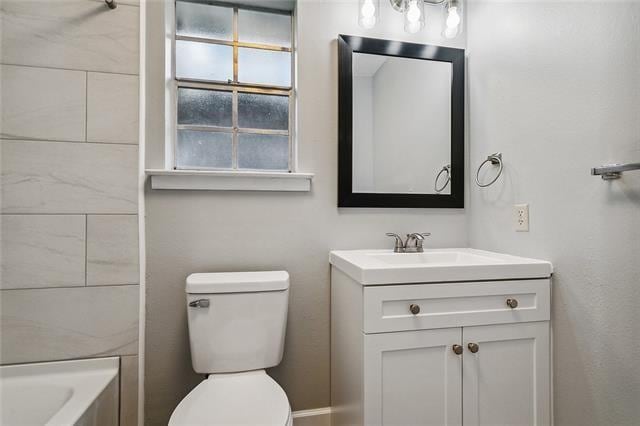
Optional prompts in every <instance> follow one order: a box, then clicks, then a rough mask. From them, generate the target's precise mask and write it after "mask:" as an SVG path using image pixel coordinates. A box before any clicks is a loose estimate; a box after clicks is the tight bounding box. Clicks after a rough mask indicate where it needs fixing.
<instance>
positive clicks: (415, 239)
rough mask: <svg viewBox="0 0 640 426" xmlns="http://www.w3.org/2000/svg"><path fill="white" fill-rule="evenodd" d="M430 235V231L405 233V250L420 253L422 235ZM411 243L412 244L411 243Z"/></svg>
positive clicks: (421, 249) (421, 250)
mask: <svg viewBox="0 0 640 426" xmlns="http://www.w3.org/2000/svg"><path fill="white" fill-rule="evenodd" d="M429 235H431V233H430V232H414V233H413V234H407V242H406V243H405V245H404V248H405V252H412V253H422V252H423V251H424V249H423V248H422V242H423V241H424V237H428V236H429ZM411 243H413V244H411Z"/></svg>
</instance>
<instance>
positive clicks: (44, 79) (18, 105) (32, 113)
mask: <svg viewBox="0 0 640 426" xmlns="http://www.w3.org/2000/svg"><path fill="white" fill-rule="evenodd" d="M3 47H4V44H3ZM0 74H1V75H2V94H1V95H0V101H1V102H2V127H1V129H2V137H3V138H11V139H48V140H66V141H84V140H85V118H86V113H85V108H86V77H87V76H86V73H85V72H82V71H69V70H57V69H51V68H33V67H19V66H12V65H2V68H1V71H0Z"/></svg>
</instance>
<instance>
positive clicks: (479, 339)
mask: <svg viewBox="0 0 640 426" xmlns="http://www.w3.org/2000/svg"><path fill="white" fill-rule="evenodd" d="M330 263H331V405H332V409H333V410H334V411H333V424H334V425H347V424H349V425H354V424H359V425H367V426H369V425H461V424H463V425H467V426H468V425H495V424H509V425H524V424H527V425H547V424H550V423H551V361H550V360H551V356H550V324H549V321H550V293H551V279H550V277H551V273H552V265H551V264H550V263H549V262H545V261H540V260H534V259H526V258H521V257H515V256H509V255H503V254H498V253H492V252H487V251H481V250H474V249H466V248H465V249H437V250H425V251H424V253H394V252H393V251H392V250H351V251H333V252H331V254H330Z"/></svg>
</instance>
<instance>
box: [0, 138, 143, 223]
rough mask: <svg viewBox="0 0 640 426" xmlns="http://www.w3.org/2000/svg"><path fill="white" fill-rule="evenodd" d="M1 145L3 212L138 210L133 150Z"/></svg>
mask: <svg viewBox="0 0 640 426" xmlns="http://www.w3.org/2000/svg"><path fill="white" fill-rule="evenodd" d="M0 143H1V144H2V212H3V213H136V212H137V198H138V183H137V179H138V176H137V169H138V147H137V146H127V145H109V144H93V143H65V142H55V143H54V142H34V141H2V142H0Z"/></svg>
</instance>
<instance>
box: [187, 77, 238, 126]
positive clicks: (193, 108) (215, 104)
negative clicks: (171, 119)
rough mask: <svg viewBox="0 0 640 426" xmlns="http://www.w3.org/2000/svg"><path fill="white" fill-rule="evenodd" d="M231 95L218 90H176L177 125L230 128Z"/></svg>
mask: <svg viewBox="0 0 640 426" xmlns="http://www.w3.org/2000/svg"><path fill="white" fill-rule="evenodd" d="M232 108H233V94H232V93H231V92H223V91H219V90H202V89H192V88H187V87H181V88H179V89H178V124H193V125H198V126H221V127H231V126H232V124H233V118H232V114H233V112H232Z"/></svg>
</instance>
